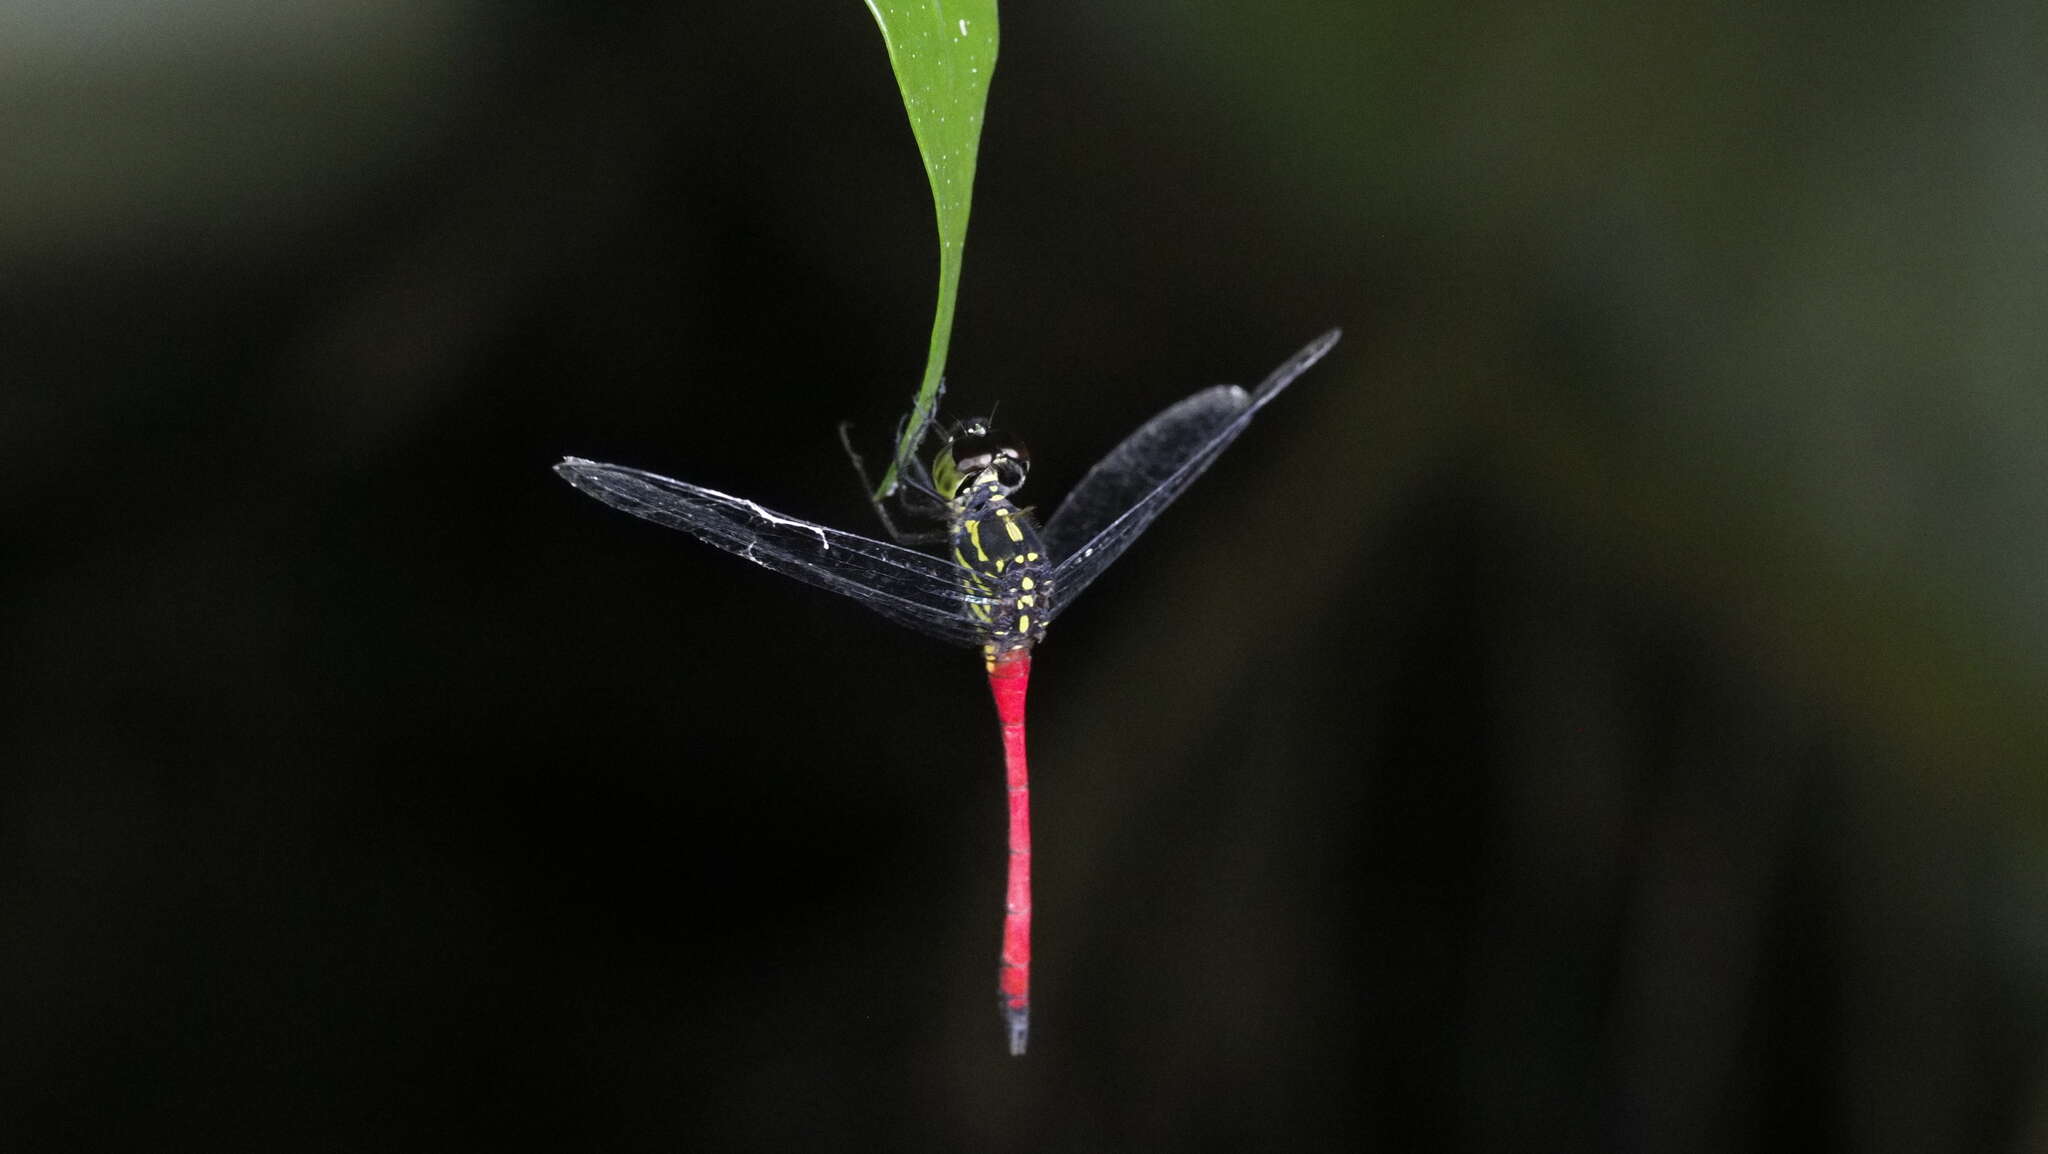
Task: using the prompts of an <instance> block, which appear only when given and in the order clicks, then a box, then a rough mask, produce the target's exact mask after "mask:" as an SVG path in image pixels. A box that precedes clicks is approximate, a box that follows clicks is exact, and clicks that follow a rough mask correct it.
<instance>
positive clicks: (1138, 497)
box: [1044, 329, 1343, 606]
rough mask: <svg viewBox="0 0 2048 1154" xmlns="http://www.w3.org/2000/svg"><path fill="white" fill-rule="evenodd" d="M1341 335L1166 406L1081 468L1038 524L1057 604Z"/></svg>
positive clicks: (1335, 332) (1116, 553)
mask: <svg viewBox="0 0 2048 1154" xmlns="http://www.w3.org/2000/svg"><path fill="white" fill-rule="evenodd" d="M1342 335H1343V331H1342V330H1341V329H1331V330H1330V331H1329V332H1327V333H1324V334H1323V335H1322V336H1319V337H1317V338H1316V339H1315V340H1312V341H1310V342H1309V343H1308V344H1307V346H1306V347H1304V348H1303V349H1302V350H1301V351H1300V352H1298V353H1296V354H1294V355H1293V356H1291V357H1289V358H1288V359H1287V360H1286V362H1285V363H1283V364H1282V365H1281V366H1280V367H1279V368H1277V369H1274V370H1273V371H1272V372H1271V373H1269V374H1268V375H1267V376H1266V379H1265V380H1264V381H1261V382H1260V383H1259V387H1258V388H1256V389H1253V390H1252V391H1251V392H1249V393H1247V392H1245V391H1244V390H1243V389H1240V388H1238V387H1237V386H1236V385H1217V386H1216V387H1214V388H1211V389H1204V390H1202V391H1201V392H1199V393H1196V394H1195V395H1193V396H1191V397H1188V398H1187V399H1186V400H1183V401H1180V402H1178V403H1176V404H1174V405H1172V406H1169V407H1168V408H1167V409H1166V410H1165V411H1163V412H1161V413H1160V414H1159V415H1158V416H1156V417H1153V418H1152V419H1151V420H1149V421H1147V422H1145V423H1144V424H1143V425H1140V426H1138V430H1137V431H1136V432H1134V433H1132V434H1131V435H1130V436H1128V437H1126V438H1124V441H1123V443H1122V444H1120V445H1118V446H1117V447H1116V448H1114V449H1112V450H1110V453H1109V455H1108V456H1106V457H1104V458H1103V459H1102V460H1101V461H1099V462H1097V463H1096V465H1095V467H1094V468H1092V469H1090V470H1088V475H1087V476H1085V477H1083V478H1081V483H1080V484H1078V485H1076V486H1074V491H1073V493H1072V494H1070V495H1069V496H1068V497H1067V499H1066V500H1065V501H1064V502H1062V503H1061V505H1060V507H1059V509H1058V510H1056V511H1055V512H1054V513H1053V515H1052V517H1051V518H1050V519H1049V520H1047V521H1046V523H1045V529H1044V538H1045V544H1046V548H1047V550H1048V551H1049V552H1050V553H1051V554H1052V556H1054V557H1056V558H1058V559H1059V561H1058V564H1057V565H1056V566H1055V567H1054V568H1053V573H1052V580H1053V588H1054V589H1056V590H1058V592H1059V604H1060V605H1061V606H1066V605H1070V604H1072V603H1073V600H1074V598H1075V597H1077V596H1079V595H1080V593H1081V590H1083V589H1086V588H1087V587H1088V585H1089V583H1090V582H1092V581H1094V580H1095V579H1096V578H1097V577H1100V576H1101V575H1102V571H1103V570H1104V569H1106V568H1108V567H1109V563H1110V562H1112V561H1114V560H1116V559H1117V558H1118V557H1120V556H1122V555H1123V551H1124V550H1125V549H1128V548H1130V545H1131V542H1132V541H1135V540H1137V538H1138V535H1139V534H1140V533H1143V532H1144V531H1145V530H1146V528H1147V527H1149V526H1150V525H1151V524H1152V522H1153V520H1155V519H1156V518H1157V517H1158V516H1159V514H1160V513H1162V512H1165V510H1166V507H1167V506H1168V505H1171V504H1173V502H1174V500H1175V499H1176V498H1178V497H1179V496H1180V495H1181V493H1182V492H1183V491H1185V490H1186V489H1187V487H1188V485H1189V484H1190V483H1192V482H1193V481H1194V479H1195V478H1196V477H1199V476H1201V475H1202V472H1203V470H1205V469H1207V468H1208V467H1209V466H1210V465H1211V464H1213V463H1215V460H1216V458H1217V457H1218V456H1219V455H1220V454H1221V453H1222V452H1223V450H1225V449H1227V448H1229V447H1230V443H1231V442H1232V441H1235V440H1237V437H1238V434H1240V433H1242V432H1244V430H1245V426H1247V425H1249V424H1251V420H1252V417H1253V415H1254V414H1256V413H1257V412H1258V411H1259V410H1260V409H1261V408H1264V407H1265V405H1266V402H1268V401H1270V400H1272V399H1273V398H1274V397H1277V396H1279V395H1280V391H1281V390H1282V389H1285V388H1286V387H1287V386H1288V385H1290V384H1292V383H1294V378H1296V377H1298V376H1300V375H1301V374H1303V373H1305V372H1307V371H1308V369H1309V367H1310V366H1311V365H1314V364H1315V363H1316V362H1317V361H1319V360H1321V359H1322V358H1323V354H1325V353H1327V352H1329V351H1330V349H1331V348H1332V347H1333V346H1335V345H1336V343H1337V339H1338V338H1339V337H1341V336H1342Z"/></svg>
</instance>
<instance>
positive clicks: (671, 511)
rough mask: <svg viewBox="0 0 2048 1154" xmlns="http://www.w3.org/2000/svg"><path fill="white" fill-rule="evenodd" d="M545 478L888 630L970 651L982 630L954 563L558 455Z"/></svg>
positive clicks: (709, 492)
mask: <svg viewBox="0 0 2048 1154" xmlns="http://www.w3.org/2000/svg"><path fill="white" fill-rule="evenodd" d="M555 472H556V473H558V474H560V475H561V477H562V479H563V480H564V481H567V482H569V483H570V484H571V485H574V486H575V487H576V488H577V489H578V490H580V491H582V492H583V493H585V494H587V495H589V496H591V497H595V498H597V499H598V500H600V501H602V502H604V503H605V504H607V505H610V506H611V507H612V508H614V509H619V510H622V511H624V512H627V513H631V514H633V515H634V516H635V517H639V518H642V519H644V520H648V521H652V522H654V523H655V524H657V525H666V526H668V527H669V528H671V529H681V530H682V531H683V532H685V533H688V534H690V535H691V536H693V537H695V538H697V539H698V540H700V541H705V542H708V543H710V544H712V545H716V546H717V547H719V548H720V549H723V550H725V551H726V552H728V553H734V554H738V555H739V556H741V557H744V558H746V559H747V560H749V561H752V562H753V563H754V564H756V565H759V566H761V567H762V568H764V569H771V570H773V571H775V572H777V573H780V574H782V575H783V576H785V577H794V578H796V579H797V580H799V581H802V582H805V583H807V584H810V585H816V586H817V587H819V588H820V589H830V590H831V591H832V592H834V593H840V594H844V595H845V596H847V597H851V598H852V599H854V600H855V601H858V602H860V603H861V604H862V605H865V606H867V607H868V608H870V609H872V610H874V611H875V612H877V613H880V614H881V615H882V616H884V617H887V618H888V619H889V620H891V621H894V622H896V623H897V624H898V625H906V626H909V627H910V628H912V629H915V630H917V631H918V632H920V633H924V634H926V635H928V636H932V637H937V638H939V639H940V640H942V641H952V642H957V643H960V644H963V645H980V644H981V643H982V641H983V639H984V637H983V628H982V627H981V626H980V625H979V624H978V623H977V621H976V620H975V618H974V617H973V615H972V614H971V613H970V612H969V610H968V606H969V605H970V604H982V605H986V604H991V602H990V600H989V599H988V598H986V597H978V596H970V595H969V594H968V593H967V591H966V589H965V588H964V587H963V586H962V585H961V577H960V569H959V567H957V566H955V565H953V564H951V563H949V562H946V561H942V560H940V559H939V558H937V557H932V556H929V555H927V554H924V553H919V552H917V551H916V550H914V549H905V548H903V547H901V546H898V545H891V544H889V543H887V542H884V541H873V540H869V539H868V538H866V537H861V536H858V535H856V534H853V533H845V532H841V531H840V530H838V529H828V528H826V527H825V526H823V525H814V524H812V523H811V522H809V521H801V520H798V519H797V518H795V517H785V516H783V515H782V514H780V513H776V512H773V511H771V510H768V509H764V508H762V507H761V506H759V505H757V504H755V503H754V502H752V501H748V500H744V499H742V498H739V497H733V496H729V495H727V494H725V493H721V492H719V491H717V490H716V489H706V488H704V487H703V486H701V485H692V484H689V483H688V482H685V481H677V480H674V479H672V478H669V477H664V476H661V475H660V474H658V473H649V472H646V471H644V470H641V469H629V468H627V467H625V466H623V465H606V464H602V463H600V462H597V461H586V460H583V459H582V458H580V457H566V458H563V460H562V463H561V464H559V465H556V466H555Z"/></svg>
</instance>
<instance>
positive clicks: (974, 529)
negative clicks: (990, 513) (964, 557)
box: [967, 517, 988, 561]
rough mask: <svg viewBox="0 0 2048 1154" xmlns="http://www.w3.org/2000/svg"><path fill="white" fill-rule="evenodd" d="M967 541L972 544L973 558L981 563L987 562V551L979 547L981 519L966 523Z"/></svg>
mask: <svg viewBox="0 0 2048 1154" xmlns="http://www.w3.org/2000/svg"><path fill="white" fill-rule="evenodd" d="M967 539H968V540H969V541H972V542H974V555H975V557H977V558H978V559H980V560H983V561H986V560H988V551H987V550H986V549H983V548H982V547H981V518H979V517H977V518H975V519H974V520H972V521H969V522H967Z"/></svg>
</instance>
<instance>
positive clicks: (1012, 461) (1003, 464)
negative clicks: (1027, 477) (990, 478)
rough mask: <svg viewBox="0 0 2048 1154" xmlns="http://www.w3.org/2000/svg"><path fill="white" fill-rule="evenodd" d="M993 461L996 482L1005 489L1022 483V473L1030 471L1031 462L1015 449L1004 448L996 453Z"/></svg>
mask: <svg viewBox="0 0 2048 1154" xmlns="http://www.w3.org/2000/svg"><path fill="white" fill-rule="evenodd" d="M993 463H994V465H995V470H996V483H997V484H999V485H1001V486H1002V487H1003V488H1004V489H1006V490H1008V489H1015V488H1017V487H1018V486H1020V485H1022V484H1023V483H1024V474H1025V473H1027V472H1028V471H1030V468H1031V463H1030V462H1029V461H1026V460H1025V459H1024V456H1023V454H1021V453H1019V452H1018V451H1017V450H1015V449H1004V450H1003V451H1002V452H1000V453H998V454H996V458H995V461H994V462H993Z"/></svg>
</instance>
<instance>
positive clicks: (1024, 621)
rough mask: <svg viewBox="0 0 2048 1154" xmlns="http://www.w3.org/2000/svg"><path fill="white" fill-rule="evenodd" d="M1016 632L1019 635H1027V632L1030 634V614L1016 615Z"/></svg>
mask: <svg viewBox="0 0 2048 1154" xmlns="http://www.w3.org/2000/svg"><path fill="white" fill-rule="evenodd" d="M1017 632H1019V633H1029V632H1031V614H1029V613H1020V614H1018V615H1017Z"/></svg>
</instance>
